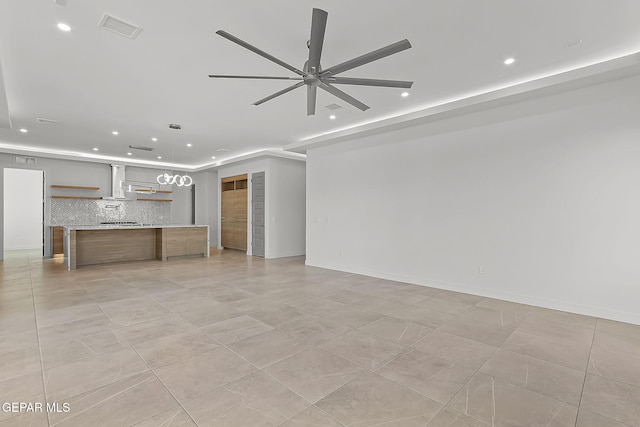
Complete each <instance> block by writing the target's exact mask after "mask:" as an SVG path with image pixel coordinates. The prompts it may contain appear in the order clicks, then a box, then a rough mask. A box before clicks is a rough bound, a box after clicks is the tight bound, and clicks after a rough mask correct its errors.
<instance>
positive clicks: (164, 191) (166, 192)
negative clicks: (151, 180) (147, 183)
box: [136, 190, 173, 194]
mask: <svg viewBox="0 0 640 427" xmlns="http://www.w3.org/2000/svg"><path fill="white" fill-rule="evenodd" d="M136 193H162V194H170V193H173V191H169V190H156V191H153V190H136Z"/></svg>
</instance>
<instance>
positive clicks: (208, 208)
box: [191, 171, 218, 246]
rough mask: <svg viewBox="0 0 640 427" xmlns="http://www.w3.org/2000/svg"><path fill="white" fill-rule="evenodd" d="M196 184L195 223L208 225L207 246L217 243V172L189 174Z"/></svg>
mask: <svg viewBox="0 0 640 427" xmlns="http://www.w3.org/2000/svg"><path fill="white" fill-rule="evenodd" d="M191 176H192V178H193V183H194V184H195V186H196V224H198V225H208V226H209V246H217V245H218V172H217V171H203V172H197V173H194V174H192V175H191Z"/></svg>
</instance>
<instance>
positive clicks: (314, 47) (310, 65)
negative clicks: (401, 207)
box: [209, 9, 413, 116]
mask: <svg viewBox="0 0 640 427" xmlns="http://www.w3.org/2000/svg"><path fill="white" fill-rule="evenodd" d="M327 16H328V13H327V12H325V11H324V10H321V9H313V16H312V19H311V37H310V39H309V41H308V42H307V47H308V48H309V59H308V60H307V61H306V62H305V63H304V67H302V70H299V69H297V68H296V67H294V66H292V65H289V64H287V63H286V62H284V61H281V60H280V59H278V58H276V57H274V56H272V55H269V54H268V53H267V52H264V51H263V50H260V49H258V48H257V47H255V46H252V45H250V44H249V43H247V42H245V41H243V40H240V39H239V38H237V37H235V36H233V35H231V34H229V33H227V32H226V31H223V30H219V31H216V34H219V35H221V36H222V37H224V38H226V39H227V40H230V41H232V42H234V43H236V44H239V45H240V46H242V47H244V48H246V49H249V50H250V51H252V52H254V53H257V54H258V55H260V56H262V57H264V58H267V59H268V60H269V61H272V62H275V63H276V64H278V65H280V66H282V67H284V68H286V69H288V70H290V71H293V72H294V73H296V74H297V75H298V76H297V77H272V76H230V75H219V74H210V75H209V77H211V78H227V79H265V80H300V81H299V82H298V83H296V84H294V85H292V86H289V87H287V88H285V89H282V90H281V91H278V92H276V93H274V94H272V95H269V96H267V97H266V98H263V99H261V100H259V101H256V102H254V103H253V105H260V104H262V103H264V102H267V101H269V100H272V99H273V98H276V97H278V96H280V95H284V94H285V93H287V92H290V91H292V90H294V89H297V88H299V87H302V86H305V85H306V86H307V116H312V115H314V114H315V112H316V94H317V89H318V88H320V89H323V90H325V91H327V92H329V93H330V94H332V95H334V96H337V97H338V98H340V99H342V100H343V101H345V102H347V103H349V104H351V105H353V106H354V107H356V108H359V109H360V110H362V111H365V110H367V109H368V108H369V107H368V106H367V105H365V104H364V103H362V102H360V101H358V100H357V99H355V98H354V97H352V96H351V95H349V94H347V93H345V92H343V91H342V90H340V89H338V88H336V87H335V86H334V84H345V85H361V86H381V87H396V88H410V87H411V85H412V84H413V82H407V81H399V80H379V79H360V78H353V77H336V76H337V75H338V74H340V73H343V72H345V71H348V70H351V69H353V68H356V67H359V66H361V65H364V64H368V63H369V62H373V61H376V60H378V59H381V58H384V57H386V56H389V55H393V54H394V53H398V52H402V51H403V50H406V49H409V48H410V47H411V43H409V40H407V39H404V40H402V41H399V42H397V43H393V44H390V45H389V46H385V47H383V48H380V49H377V50H374V51H373V52H369V53H367V54H364V55H362V56H358V57H357V58H353V59H351V60H349V61H346V62H343V63H341V64H338V65H334V66H333V67H329V68H326V69H324V70H323V69H322V68H321V67H320V57H321V55H322V44H323V43H324V32H325V28H326V26H327Z"/></svg>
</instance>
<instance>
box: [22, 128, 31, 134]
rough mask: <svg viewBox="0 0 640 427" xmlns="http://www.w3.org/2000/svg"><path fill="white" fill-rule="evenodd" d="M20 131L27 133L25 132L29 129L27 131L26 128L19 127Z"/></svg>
mask: <svg viewBox="0 0 640 427" xmlns="http://www.w3.org/2000/svg"><path fill="white" fill-rule="evenodd" d="M20 132H22V133H27V132H29V131H28V130H27V129H25V128H21V129H20Z"/></svg>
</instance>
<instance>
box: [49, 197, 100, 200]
mask: <svg viewBox="0 0 640 427" xmlns="http://www.w3.org/2000/svg"><path fill="white" fill-rule="evenodd" d="M51 198H52V199H84V200H100V197H85V196H51Z"/></svg>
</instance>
